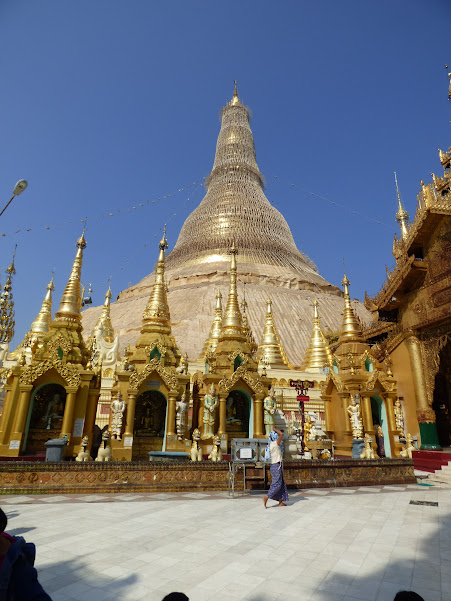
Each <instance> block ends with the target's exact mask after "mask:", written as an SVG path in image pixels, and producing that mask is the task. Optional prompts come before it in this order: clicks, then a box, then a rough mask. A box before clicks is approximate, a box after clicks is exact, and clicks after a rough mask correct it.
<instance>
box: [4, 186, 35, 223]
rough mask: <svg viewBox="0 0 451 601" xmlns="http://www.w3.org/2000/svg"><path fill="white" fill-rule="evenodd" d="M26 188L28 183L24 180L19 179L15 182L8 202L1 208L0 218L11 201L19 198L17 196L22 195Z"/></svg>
mask: <svg viewBox="0 0 451 601" xmlns="http://www.w3.org/2000/svg"><path fill="white" fill-rule="evenodd" d="M27 186H28V182H27V181H26V180H24V179H20V180H19V181H18V182H17V184H16V185H15V186H14V190H13V195H12V196H11V198H10V200H9V202H8V203H7V204H6V205H5V206H4V207H3V209H2V212H1V213H0V217H1V216H2V215H3V213H4V212H5V211H6V209H7V208H8V207H9V205H10V204H11V203H12V201H13V200H14V199H15V197H16V196H19V194H22V192H23V191H24V190H25V188H26V187H27Z"/></svg>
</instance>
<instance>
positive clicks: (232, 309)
mask: <svg viewBox="0 0 451 601" xmlns="http://www.w3.org/2000/svg"><path fill="white" fill-rule="evenodd" d="M229 255H231V258H230V287H229V296H228V298H227V305H226V308H225V311H224V318H223V321H222V330H221V338H220V340H225V339H226V338H228V339H233V340H236V341H239V342H244V341H245V340H246V334H245V332H244V328H243V316H242V315H241V310H240V305H239V302H238V291H237V260H236V259H237V255H238V249H237V247H236V246H235V241H232V246H231V247H230V249H229Z"/></svg>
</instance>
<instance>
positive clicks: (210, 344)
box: [202, 290, 222, 357]
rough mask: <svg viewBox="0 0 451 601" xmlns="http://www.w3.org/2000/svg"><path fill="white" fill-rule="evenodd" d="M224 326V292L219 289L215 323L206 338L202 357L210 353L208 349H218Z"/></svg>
mask: <svg viewBox="0 0 451 601" xmlns="http://www.w3.org/2000/svg"><path fill="white" fill-rule="evenodd" d="M221 328H222V294H221V291H220V290H218V291H217V292H216V308H215V316H214V319H213V323H212V324H211V328H210V334H209V335H208V338H207V339H206V340H205V344H204V348H203V350H202V357H205V355H206V354H207V353H208V351H214V350H216V347H217V346H218V340H219V337H220V335H221Z"/></svg>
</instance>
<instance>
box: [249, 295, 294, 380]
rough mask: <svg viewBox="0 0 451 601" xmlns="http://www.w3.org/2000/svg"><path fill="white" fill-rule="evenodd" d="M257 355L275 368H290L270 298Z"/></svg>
mask: <svg viewBox="0 0 451 601" xmlns="http://www.w3.org/2000/svg"><path fill="white" fill-rule="evenodd" d="M257 357H258V359H259V360H260V361H262V360H263V359H265V363H267V364H268V365H270V366H271V367H272V368H273V369H280V368H282V369H283V368H285V369H286V368H288V367H289V363H288V359H287V356H286V355H285V351H284V349H283V347H282V345H281V344H280V339H279V335H278V334H277V330H276V324H275V323H274V315H273V312H272V301H271V299H270V298H268V300H267V304H266V322H265V327H264V329H263V333H262V337H261V340H260V344H259V346H258V351H257Z"/></svg>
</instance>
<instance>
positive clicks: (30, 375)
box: [19, 358, 81, 388]
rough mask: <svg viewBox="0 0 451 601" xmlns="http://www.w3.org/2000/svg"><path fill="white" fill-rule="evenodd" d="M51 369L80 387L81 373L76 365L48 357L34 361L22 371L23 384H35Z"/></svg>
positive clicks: (70, 383) (21, 381)
mask: <svg viewBox="0 0 451 601" xmlns="http://www.w3.org/2000/svg"><path fill="white" fill-rule="evenodd" d="M50 369H55V370H56V371H57V372H58V373H59V375H60V376H61V377H62V378H63V380H64V381H65V382H66V384H67V385H68V386H71V387H74V388H78V387H79V386H80V384H81V378H80V374H79V372H78V369H77V368H76V367H75V366H74V365H65V364H63V363H62V362H61V361H60V360H59V359H57V358H54V359H53V360H52V359H47V360H46V361H40V362H39V363H32V364H31V365H29V366H28V367H26V368H25V369H24V371H23V372H22V373H21V375H20V378H19V382H20V383H21V384H33V382H35V380H37V379H38V378H39V377H40V376H42V375H43V374H45V373H46V372H47V371H49V370H50Z"/></svg>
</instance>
